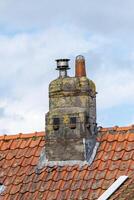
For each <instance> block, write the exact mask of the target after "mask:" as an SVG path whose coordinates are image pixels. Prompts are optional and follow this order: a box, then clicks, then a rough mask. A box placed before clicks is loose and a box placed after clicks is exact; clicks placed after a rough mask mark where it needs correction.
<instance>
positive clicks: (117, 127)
mask: <svg viewBox="0 0 134 200" xmlns="http://www.w3.org/2000/svg"><path fill="white" fill-rule="evenodd" d="M128 130H134V124H132V125H130V126H121V127H119V126H113V127H106V128H105V127H99V132H107V131H128Z"/></svg>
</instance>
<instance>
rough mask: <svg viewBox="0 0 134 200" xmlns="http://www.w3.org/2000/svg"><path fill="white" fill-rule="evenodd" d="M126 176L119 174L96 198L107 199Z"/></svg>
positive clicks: (99, 199)
mask: <svg viewBox="0 0 134 200" xmlns="http://www.w3.org/2000/svg"><path fill="white" fill-rule="evenodd" d="M127 179H128V176H120V177H119V178H118V179H117V180H116V181H115V182H114V183H113V184H112V185H111V186H110V187H109V188H108V189H107V190H106V191H105V192H104V193H103V194H102V195H101V196H100V197H99V198H98V200H107V199H108V198H109V197H110V196H111V195H112V194H113V193H114V192H115V191H116V190H117V189H118V188H119V187H120V186H121V185H122V184H123V183H124V182H125V181H126V180H127Z"/></svg>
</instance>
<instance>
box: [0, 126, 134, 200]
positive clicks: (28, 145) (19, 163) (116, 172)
mask: <svg viewBox="0 0 134 200" xmlns="http://www.w3.org/2000/svg"><path fill="white" fill-rule="evenodd" d="M44 134H45V133H44V132H38V133H34V134H18V135H14V136H12V135H10V136H8V135H7V136H0V185H3V186H5V187H4V188H5V190H4V191H3V192H2V193H1V194H0V199H2V200H6V199H13V200H16V199H29V200H32V199H38V200H39V199H47V200H52V199H60V200H62V199H73V200H74V199H92V200H93V199H97V198H98V197H99V196H100V195H101V194H102V193H103V192H104V191H105V190H107V189H108V188H109V186H110V185H111V184H112V183H113V182H114V181H115V180H116V179H117V178H118V177H119V176H121V175H128V176H129V179H128V180H127V181H126V182H125V183H124V184H123V185H122V186H121V187H120V189H119V190H117V192H115V193H114V194H113V196H112V197H111V199H116V198H118V199H130V196H129V195H131V197H133V198H134V194H133V190H134V187H131V185H132V184H131V182H133V179H134V175H133V170H134V126H130V127H113V128H101V129H100V131H99V134H98V138H97V139H98V141H99V142H100V146H99V148H98V151H97V155H96V157H95V160H94V162H93V163H92V165H91V166H88V165H84V166H79V165H73V166H69V165H65V166H53V167H50V166H47V167H46V166H44V167H43V168H42V169H41V170H40V171H38V173H37V171H36V166H37V164H38V160H39V156H40V153H41V151H42V149H43V147H44V145H45V140H44ZM124 189H125V192H126V195H123V193H122V192H123V190H124ZM128 191H129V192H128ZM130 191H131V192H130Z"/></svg>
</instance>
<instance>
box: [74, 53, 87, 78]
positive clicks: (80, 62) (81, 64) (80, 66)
mask: <svg viewBox="0 0 134 200" xmlns="http://www.w3.org/2000/svg"><path fill="white" fill-rule="evenodd" d="M75 76H76V77H82V76H86V67H85V58H84V56H82V55H78V56H77V57H76V60H75Z"/></svg>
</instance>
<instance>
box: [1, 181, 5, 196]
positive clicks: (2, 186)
mask: <svg viewBox="0 0 134 200" xmlns="http://www.w3.org/2000/svg"><path fill="white" fill-rule="evenodd" d="M5 188H6V187H5V186H4V185H3V184H1V183H0V195H1V194H2V193H3V192H4V190H5Z"/></svg>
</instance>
